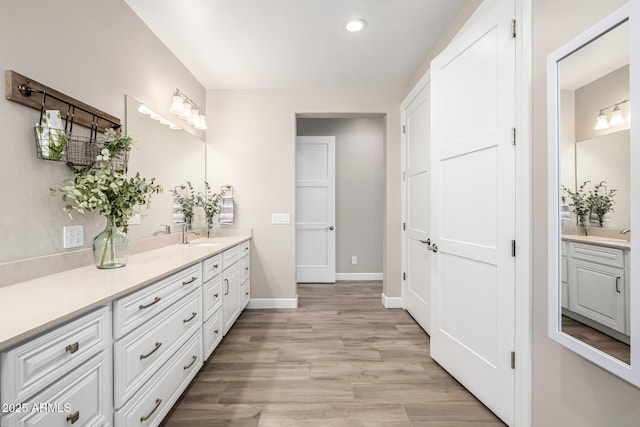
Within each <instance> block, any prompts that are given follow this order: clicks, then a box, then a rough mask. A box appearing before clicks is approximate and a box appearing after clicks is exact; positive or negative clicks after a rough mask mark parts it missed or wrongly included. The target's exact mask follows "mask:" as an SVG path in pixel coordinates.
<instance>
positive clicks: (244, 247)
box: [239, 240, 251, 257]
mask: <svg viewBox="0 0 640 427" xmlns="http://www.w3.org/2000/svg"><path fill="white" fill-rule="evenodd" d="M239 246H240V256H241V257H243V256H247V255H249V251H250V249H249V248H250V247H251V241H250V240H247V241H246V242H242V243H240V245H239Z"/></svg>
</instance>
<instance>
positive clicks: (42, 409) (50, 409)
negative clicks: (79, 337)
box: [2, 351, 113, 427]
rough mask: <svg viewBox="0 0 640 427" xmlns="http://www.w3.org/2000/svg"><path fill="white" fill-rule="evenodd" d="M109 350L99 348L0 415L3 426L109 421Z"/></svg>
mask: <svg viewBox="0 0 640 427" xmlns="http://www.w3.org/2000/svg"><path fill="white" fill-rule="evenodd" d="M111 376H112V375H111V352H110V351H103V352H102V353H100V354H99V355H97V356H94V357H93V358H92V359H90V360H89V361H87V362H86V363H85V364H83V365H81V366H80V367H78V368H77V369H75V370H74V371H73V372H72V373H70V374H69V375H67V376H66V377H63V378H62V379H61V380H60V381H58V382H56V383H54V384H53V385H52V386H51V387H49V388H47V389H46V390H45V391H44V392H43V393H41V394H39V395H38V397H37V398H36V399H33V400H31V401H28V402H26V403H24V404H23V405H22V406H21V409H24V410H25V411H23V412H12V413H11V414H10V415H7V416H5V417H4V418H2V426H3V427H18V426H20V427H22V426H25V427H26V426H42V427H64V426H70V425H74V424H75V425H77V426H104V425H111V422H112V410H113V409H112V405H111V395H112V394H111Z"/></svg>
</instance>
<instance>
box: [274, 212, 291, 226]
mask: <svg viewBox="0 0 640 427" xmlns="http://www.w3.org/2000/svg"><path fill="white" fill-rule="evenodd" d="M290 222H291V220H290V216H289V214H288V213H272V214H271V224H289V223H290Z"/></svg>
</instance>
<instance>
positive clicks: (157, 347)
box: [140, 342, 162, 360]
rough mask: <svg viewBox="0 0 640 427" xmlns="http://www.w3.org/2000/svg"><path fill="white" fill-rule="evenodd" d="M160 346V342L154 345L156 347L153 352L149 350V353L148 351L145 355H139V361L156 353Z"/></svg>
mask: <svg viewBox="0 0 640 427" xmlns="http://www.w3.org/2000/svg"><path fill="white" fill-rule="evenodd" d="M161 345H162V343H161V342H157V343H156V347H155V348H154V349H153V350H151V351H150V352H149V353H147V354H141V355H140V360H142V359H146V358H147V357H149V356H151V355H152V354H153V353H155V352H156V351H158V349H159V348H160V346H161Z"/></svg>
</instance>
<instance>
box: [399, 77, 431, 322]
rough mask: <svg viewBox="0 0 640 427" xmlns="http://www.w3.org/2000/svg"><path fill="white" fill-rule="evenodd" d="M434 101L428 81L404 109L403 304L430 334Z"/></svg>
mask: <svg viewBox="0 0 640 427" xmlns="http://www.w3.org/2000/svg"><path fill="white" fill-rule="evenodd" d="M430 100H431V97H430V86H429V83H426V84H425V85H424V87H423V88H422V89H421V90H420V91H419V92H418V94H417V95H416V96H415V97H414V98H413V99H412V100H411V101H410V102H409V104H408V105H407V107H406V108H405V111H404V113H405V140H404V146H405V150H404V165H405V172H404V175H405V183H404V186H405V187H404V206H405V223H406V233H405V235H404V237H405V238H404V253H405V257H404V263H405V267H404V268H405V270H404V271H405V272H406V273H407V276H406V279H405V280H406V282H405V292H404V294H403V296H404V299H403V303H404V307H405V308H406V309H407V311H408V312H409V313H410V314H411V316H413V318H414V319H416V321H417V322H418V323H419V324H420V326H422V328H423V329H424V330H425V331H426V332H427V333H429V332H430V329H431V326H430V318H431V307H430V306H431V287H430V283H431V277H430V276H431V266H430V264H429V257H428V255H427V254H428V251H427V246H426V245H425V244H424V243H421V241H423V242H424V241H427V239H429V236H430V234H429V230H430V227H431V224H430V223H431V217H430V215H431V213H430V210H429V203H430V186H431V170H430V168H431V165H430V158H429V155H430V154H429V144H430V141H431V107H430Z"/></svg>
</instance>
